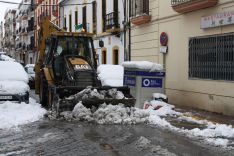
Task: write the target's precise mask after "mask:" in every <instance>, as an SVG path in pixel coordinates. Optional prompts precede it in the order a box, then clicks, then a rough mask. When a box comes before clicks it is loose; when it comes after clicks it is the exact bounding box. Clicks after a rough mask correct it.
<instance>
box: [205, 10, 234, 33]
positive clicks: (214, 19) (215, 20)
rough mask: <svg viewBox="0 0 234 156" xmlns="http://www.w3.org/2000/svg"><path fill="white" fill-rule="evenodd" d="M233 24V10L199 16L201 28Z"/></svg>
mask: <svg viewBox="0 0 234 156" xmlns="http://www.w3.org/2000/svg"><path fill="white" fill-rule="evenodd" d="M230 24H234V11H227V12H223V13H217V14H213V15H210V16H204V17H202V18H201V29H206V28H213V27H219V26H224V25H230Z"/></svg>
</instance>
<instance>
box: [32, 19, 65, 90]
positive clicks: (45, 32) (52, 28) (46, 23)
mask: <svg viewBox="0 0 234 156" xmlns="http://www.w3.org/2000/svg"><path fill="white" fill-rule="evenodd" d="M38 32H39V33H38V38H39V39H38V53H39V54H38V58H37V61H36V64H35V93H36V94H39V91H40V72H41V66H42V64H43V61H44V59H45V48H46V39H47V38H48V37H49V36H51V34H52V33H54V32H64V30H63V29H60V28H59V27H58V26H57V25H55V24H54V23H52V22H51V21H50V20H49V18H48V17H44V18H43V19H42V21H41V23H40V28H39V31H38Z"/></svg>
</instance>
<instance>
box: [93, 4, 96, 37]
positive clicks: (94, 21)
mask: <svg viewBox="0 0 234 156" xmlns="http://www.w3.org/2000/svg"><path fill="white" fill-rule="evenodd" d="M92 6H93V33H94V34H96V33H97V3H96V1H93V3H92Z"/></svg>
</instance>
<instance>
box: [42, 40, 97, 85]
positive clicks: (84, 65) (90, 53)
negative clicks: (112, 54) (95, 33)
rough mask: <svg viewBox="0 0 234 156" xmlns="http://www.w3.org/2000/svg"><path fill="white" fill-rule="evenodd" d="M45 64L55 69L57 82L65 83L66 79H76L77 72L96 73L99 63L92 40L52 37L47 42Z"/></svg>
mask: <svg viewBox="0 0 234 156" xmlns="http://www.w3.org/2000/svg"><path fill="white" fill-rule="evenodd" d="M44 64H45V65H50V66H51V67H52V68H53V71H54V73H53V74H54V77H55V79H56V80H57V81H63V80H64V77H67V78H68V79H70V80H72V79H75V78H74V77H75V75H74V74H75V72H76V71H77V70H80V71H82V70H86V71H88V70H89V71H93V72H94V71H95V69H96V68H97V62H96V59H95V51H94V47H93V41H92V38H91V37H84V36H55V35H52V36H51V37H50V38H48V39H47V41H46V49H45V61H44ZM66 69H67V71H68V72H67V71H66ZM65 75H66V76H65Z"/></svg>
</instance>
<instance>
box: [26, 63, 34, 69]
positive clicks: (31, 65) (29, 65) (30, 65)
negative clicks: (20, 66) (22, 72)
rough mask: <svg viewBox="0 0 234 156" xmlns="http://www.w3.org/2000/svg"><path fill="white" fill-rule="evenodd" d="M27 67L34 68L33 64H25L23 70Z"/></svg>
mask: <svg viewBox="0 0 234 156" xmlns="http://www.w3.org/2000/svg"><path fill="white" fill-rule="evenodd" d="M28 67H33V68H34V67H35V64H26V66H25V68H28Z"/></svg>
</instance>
